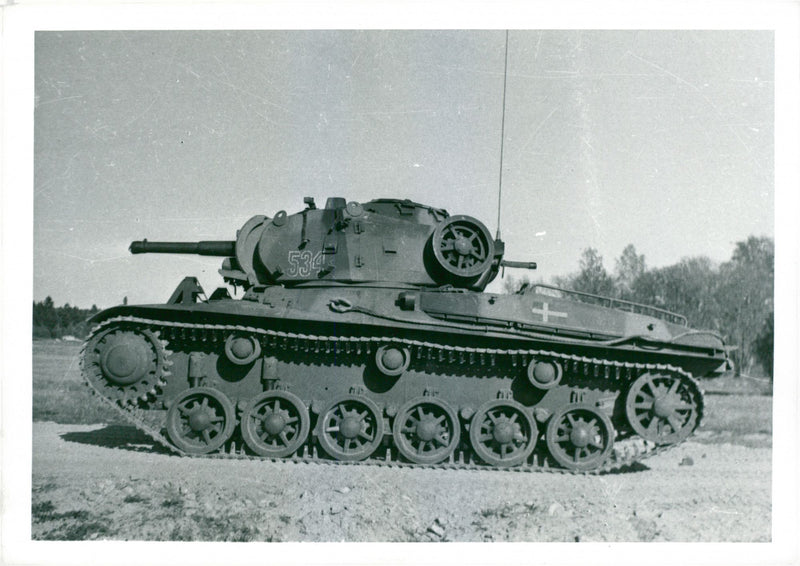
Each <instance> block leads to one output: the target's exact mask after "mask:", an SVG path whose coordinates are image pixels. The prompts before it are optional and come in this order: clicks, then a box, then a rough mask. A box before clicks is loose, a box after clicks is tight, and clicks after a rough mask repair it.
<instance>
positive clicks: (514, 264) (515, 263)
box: [500, 259, 536, 269]
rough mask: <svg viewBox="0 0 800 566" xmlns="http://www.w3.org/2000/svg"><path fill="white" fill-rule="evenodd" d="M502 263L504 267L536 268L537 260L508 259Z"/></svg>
mask: <svg viewBox="0 0 800 566" xmlns="http://www.w3.org/2000/svg"><path fill="white" fill-rule="evenodd" d="M500 265H501V266H502V267H520V268H522V269H536V262H535V261H508V260H505V259H504V260H501V261H500Z"/></svg>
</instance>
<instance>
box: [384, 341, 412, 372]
mask: <svg viewBox="0 0 800 566" xmlns="http://www.w3.org/2000/svg"><path fill="white" fill-rule="evenodd" d="M410 363H411V353H410V352H409V351H408V348H402V347H400V346H392V345H384V346H381V347H380V348H378V350H377V351H376V352H375V365H377V366H378V370H380V372H381V373H382V374H384V375H386V376H388V377H397V376H398V375H401V374H402V373H403V372H405V371H406V370H407V369H408V365H409V364H410Z"/></svg>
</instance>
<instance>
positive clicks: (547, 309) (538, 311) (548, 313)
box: [531, 303, 567, 322]
mask: <svg viewBox="0 0 800 566" xmlns="http://www.w3.org/2000/svg"><path fill="white" fill-rule="evenodd" d="M531 312H532V313H533V314H540V315H542V322H549V320H548V316H555V317H560V318H567V313H565V312H558V311H551V310H550V305H548V304H547V303H542V308H540V309H537V308H531Z"/></svg>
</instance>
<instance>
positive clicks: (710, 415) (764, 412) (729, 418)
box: [700, 395, 772, 436]
mask: <svg viewBox="0 0 800 566" xmlns="http://www.w3.org/2000/svg"><path fill="white" fill-rule="evenodd" d="M705 402H706V406H705V411H704V418H703V422H702V424H701V425H700V430H701V431H703V430H705V431H711V432H730V433H732V434H733V435H739V436H744V435H748V434H769V435H771V434H772V397H764V396H753V395H746V396H745V395H725V396H721V395H707V396H706V398H705Z"/></svg>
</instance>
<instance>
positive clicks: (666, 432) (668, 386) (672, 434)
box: [625, 373, 702, 444]
mask: <svg viewBox="0 0 800 566" xmlns="http://www.w3.org/2000/svg"><path fill="white" fill-rule="evenodd" d="M701 404H702V394H701V392H700V390H699V389H698V388H697V387H696V386H695V385H694V383H692V381H691V380H689V379H685V378H684V377H682V376H681V375H673V374H653V373H645V374H644V375H641V376H639V378H638V379H637V380H636V381H634V382H633V384H632V385H631V388H630V390H629V391H628V395H627V397H626V399H625V413H626V415H627V417H628V423H629V424H630V425H631V428H632V429H633V430H634V431H635V432H636V434H638V435H639V436H641V437H642V438H644V439H645V440H649V441H651V442H655V443H657V444H675V443H678V442H681V441H682V440H685V439H686V438H687V437H688V436H689V435H690V434H692V432H694V430H695V429H696V428H697V426H698V425H699V424H700V422H699V421H700V414H701Z"/></svg>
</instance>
